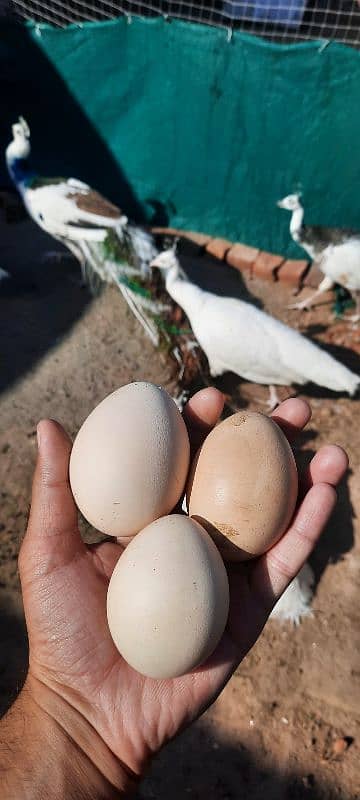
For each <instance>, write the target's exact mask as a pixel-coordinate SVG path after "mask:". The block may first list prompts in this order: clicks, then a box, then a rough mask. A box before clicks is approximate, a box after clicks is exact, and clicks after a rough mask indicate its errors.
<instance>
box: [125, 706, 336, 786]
mask: <svg viewBox="0 0 360 800" xmlns="http://www.w3.org/2000/svg"><path fill="white" fill-rule="evenodd" d="M179 764H180V765H181V766H180V768H179ZM175 775H176V781H175V780H174V776H175ZM137 797H138V800H150V799H151V800H155V798H156V800H169V798H171V800H184V798H187V797H189V798H191V800H240V798H244V800H245V799H246V800H250V798H251V800H263V798H264V797H266V800H310V799H311V800H333V798H334V800H335V798H336V800H350V797H349V798H347V796H346V795H345V794H343V795H340V798H339V794H338V793H336V794H333V792H332V788H331V787H330V786H326V785H324V784H321V785H320V784H319V785H317V784H316V782H315V778H314V775H312V774H305V775H301V774H300V775H298V776H297V775H291V774H281V772H280V771H277V770H276V769H270V768H269V766H268V764H267V765H266V766H265V764H264V762H263V759H262V758H261V755H260V754H257V753H254V752H252V751H251V750H250V749H248V748H247V747H246V746H244V745H243V744H241V743H234V744H232V743H230V742H224V741H221V739H220V738H218V737H217V736H216V735H215V733H214V731H213V730H211V729H210V728H209V727H208V726H207V724H206V722H205V721H204V720H202V721H201V722H200V723H197V724H196V725H195V726H193V727H192V728H189V729H188V730H187V731H185V732H184V733H183V734H182V735H181V736H180V737H179V738H178V739H176V740H175V741H174V742H172V743H171V744H170V745H169V746H168V747H167V748H165V750H164V751H163V752H162V753H161V755H160V756H159V757H158V758H157V759H156V760H155V762H154V764H153V767H152V769H151V771H150V774H149V776H148V777H147V778H146V780H145V781H144V783H143V785H142V787H141V789H140V790H139V793H138V795H137Z"/></svg>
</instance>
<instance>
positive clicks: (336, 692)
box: [0, 220, 360, 800]
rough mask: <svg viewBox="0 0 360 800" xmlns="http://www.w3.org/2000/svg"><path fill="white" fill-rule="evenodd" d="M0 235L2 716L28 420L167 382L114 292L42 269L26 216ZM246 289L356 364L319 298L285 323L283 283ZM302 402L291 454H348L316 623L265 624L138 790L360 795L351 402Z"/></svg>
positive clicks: (224, 384) (31, 426)
mask: <svg viewBox="0 0 360 800" xmlns="http://www.w3.org/2000/svg"><path fill="white" fill-rule="evenodd" d="M0 237H1V238H0V242H1V244H0V247H1V263H0V266H1V267H2V268H4V269H7V270H9V271H11V273H12V277H11V279H10V280H7V281H1V283H0V342H1V370H0V390H1V394H0V454H1V460H0V481H1V483H0V491H1V501H2V502H1V513H0V533H1V535H0V711H5V709H6V708H7V707H8V706H9V704H10V703H11V702H12V700H13V698H14V697H15V696H16V693H17V691H18V690H19V688H20V686H21V683H22V680H23V677H24V674H25V671H26V663H27V647H26V634H25V628H24V622H23V613H22V605H21V597H20V592H19V582H18V575H17V553H18V549H19V543H20V541H21V537H22V535H23V532H24V527H25V524H26V517H27V513H28V507H29V496H30V483H31V475H32V469H33V464H34V459H35V426H36V423H37V421H38V419H39V418H40V417H44V416H51V417H55V418H57V419H59V420H60V421H62V422H63V424H64V425H65V427H66V428H67V430H68V431H69V433H70V434H71V435H74V434H75V432H76V431H77V429H78V428H79V426H80V424H81V423H82V421H83V419H84V418H85V417H86V415H87V414H88V413H89V411H90V410H91V409H92V408H93V407H94V406H95V405H96V404H97V403H98V402H99V401H100V400H101V399H102V398H103V397H104V396H105V395H106V394H108V393H109V392H110V391H112V390H113V389H115V388H116V387H118V386H120V385H122V384H124V383H127V382H128V381H132V380H141V379H146V380H152V381H155V382H157V383H161V384H162V385H164V386H165V387H166V388H168V389H169V390H170V391H174V390H175V389H176V386H175V379H174V371H173V367H172V365H171V364H170V363H169V362H167V361H166V360H165V357H164V356H161V355H159V353H157V352H155V351H154V349H153V347H152V345H151V344H150V342H149V341H147V340H146V338H145V337H144V335H143V333H142V331H141V329H140V328H139V326H138V323H137V322H136V321H135V320H134V319H133V318H132V317H131V316H130V315H129V313H128V312H127V310H126V309H125V307H124V304H123V301H122V299H121V297H120V296H119V294H118V292H117V291H116V290H115V289H113V288H106V289H105V290H104V291H103V292H102V293H101V294H100V295H99V296H98V297H97V298H96V299H93V298H91V297H90V295H89V293H88V292H87V290H86V289H83V288H81V287H80V285H79V271H78V269H77V267H76V266H75V265H74V263H73V262H71V261H62V262H58V263H57V262H54V261H53V260H52V261H48V262H47V263H43V262H42V260H41V259H42V255H43V253H44V252H46V251H47V250H49V249H50V250H52V249H53V244H52V243H51V241H50V240H48V239H47V237H46V236H45V235H43V234H42V233H41V232H40V231H38V230H37V229H35V228H34V227H33V226H32V224H31V223H29V222H26V221H23V220H20V221H17V222H13V223H12V224H5V223H4V221H3V222H2V223H0ZM192 269H193V270H195V272H196V271H198V276H199V279H200V278H201V279H202V280H204V276H205V278H206V276H207V277H208V279H209V280H210V283H211V282H212V284H213V285H214V282H215V283H216V282H218V281H219V280H221V281H222V284H223V287H224V285H225V284H226V281H228V282H229V286H230V284H231V291H233V292H234V293H240V294H241V293H242V292H243V290H244V287H243V286H242V281H241V279H240V277H239V276H238V275H237V273H235V272H234V273H231V276H229V274H228V271H226V270H225V268H224V267H223V266H221V267H220V268H219V267H218V266H217V265H216V264H215V263H214V261H213V260H212V261H211V263H210V262H209V263H207V262H206V261H205V259H204V258H202V259H198V261H197V262H196V263H195V262H194V264H193V265H192ZM219 270H220V271H219ZM225 273H226V274H225ZM222 276H223V277H222ZM248 290H249V291H250V293H251V294H253V295H254V296H255V297H257V298H259V299H260V300H261V301H262V302H263V303H264V306H265V307H266V308H267V309H268V310H270V311H272V312H273V313H274V314H275V315H276V316H279V317H280V316H281V317H282V318H283V319H285V320H289V321H290V320H291V321H292V323H293V324H294V323H295V324H298V325H301V327H302V330H307V332H308V333H311V334H312V335H314V336H315V337H316V338H317V339H318V340H323V341H325V342H331V346H332V348H333V350H332V351H333V352H336V353H337V354H338V355H339V357H341V358H342V359H343V360H345V361H347V363H351V365H352V367H353V368H354V369H355V370H356V371H357V372H359V373H360V365H359V364H360V358H359V355H358V353H359V350H360V341H359V334H357V333H352V334H351V333H349V332H348V328H346V327H345V326H344V325H343V324H342V323H336V324H331V327H330V328H329V327H328V326H329V324H330V323H331V310H330V309H331V306H330V304H329V302H325V304H324V305H323V306H321V307H319V308H317V309H316V310H314V311H312V312H309V313H308V314H303V315H301V316H299V315H298V314H295V316H294V312H289V311H284V310H283V309H284V306H285V305H286V303H287V302H289V299H291V298H290V290H286V289H284V288H283V287H280V286H276V291H275V290H274V287H273V286H271V285H269V284H262V283H260V282H258V281H250V282H249V283H248ZM325 299H326V298H325ZM291 314H292V316H290V315H291ZM350 346H352V347H353V348H354V350H355V351H356V350H357V353H356V352H354V351H352V352H351V351H350V350H349V347H350ZM218 385H219V387H220V388H222V389H223V390H224V391H226V392H227V393H228V394H229V396H231V402H232V403H233V404H234V405H236V406H238V407H249V408H252V409H259V410H261V409H262V408H263V407H262V406H261V405H260V402H259V401H261V400H264V399H265V397H266V390H265V389H264V388H263V387H258V386H253V385H251V384H247V383H245V382H242V381H239V380H238V379H237V378H235V377H234V376H226V377H225V378H223V379H222V380H221V381H218ZM285 395H286V390H284V396H285ZM303 396H305V397H308V398H309V399H310V400H311V402H312V405H313V411H314V413H313V419H312V422H311V424H310V426H309V429H308V430H307V432H306V433H305V434H304V435H303V436H302V437H301V441H299V442H298V445H297V457H298V459H299V461H300V463H302V464H304V463H306V462H307V461H308V460H309V458H310V457H311V455H312V454H313V453H314V451H315V450H316V449H317V448H318V447H319V446H320V445H321V444H322V443H323V442H338V443H339V444H341V445H342V446H343V447H345V448H346V449H347V451H348V452H349V455H350V462H351V469H350V471H349V475H348V476H347V479H346V480H345V481H344V483H343V485H342V486H341V488H340V491H339V503H338V507H337V510H336V513H335V515H334V517H333V519H332V521H331V523H330V525H329V526H328V529H327V531H326V533H325V535H324V537H323V540H322V542H321V544H320V545H319V546H318V548H317V550H316V552H315V554H314V556H313V558H312V565H313V568H314V570H315V574H316V594H315V598H314V601H313V616H312V617H310V618H308V619H306V620H304V622H303V623H302V624H301V625H300V626H299V627H298V628H292V627H291V626H290V625H280V624H279V623H277V622H275V621H273V622H271V623H269V624H268V625H267V627H266V630H265V632H264V634H263V635H262V637H261V639H260V641H259V642H258V643H257V644H256V646H255V647H254V649H253V651H252V652H251V654H250V655H249V656H248V658H247V659H246V660H245V661H244V662H243V664H242V665H241V666H240V668H239V669H238V671H237V673H236V675H235V676H234V677H233V678H232V680H231V681H230V683H229V685H228V687H227V688H226V689H225V691H224V692H223V694H222V695H221V697H220V698H219V699H218V701H217V702H216V703H215V705H214V706H213V707H212V708H211V709H210V710H209V711H208V712H207V713H206V714H205V715H204V716H203V718H202V719H201V720H200V721H199V722H198V723H197V724H196V725H194V726H193V727H192V728H191V730H189V731H187V732H185V733H184V734H183V735H182V736H180V737H179V738H178V739H177V740H176V741H175V742H173V743H171V744H170V745H169V746H168V747H167V748H166V749H165V750H164V751H163V752H162V754H161V756H160V757H159V758H158V759H157V761H156V762H155V763H154V765H153V767H152V769H151V772H150V774H149V775H148V777H147V779H146V780H145V781H144V783H143V785H142V788H141V790H140V794H139V797H141V798H144V799H145V798H159V800H165V798H166V800H169V798H172V800H179V799H180V798H185V797H189V798H197V799H198V800H208V798H214V800H215V799H216V800H217V799H219V800H230V799H232V798H239V800H240V798H251V800H258V799H259V800H260V798H263V797H264V796H266V797H267V800H285V798H286V799H287V798H289V800H290V798H291V800H297V798H301V799H302V798H314V800H318V799H319V800H320V798H321V800H325V799H326V800H331V799H332V798H343V799H344V800H345V799H346V800H350V798H351V800H355V798H356V797H358V796H359V794H360V773H359V766H358V764H359V739H360V732H359V725H358V723H359V718H360V685H359V675H360V660H359V652H360V648H359V644H360V642H359V638H360V633H359V631H360V626H359V616H360V614H359V593H358V588H359V567H360V551H359V537H358V535H357V530H356V526H357V519H356V516H357V513H358V511H359V508H360V485H359V478H358V468H359V459H360V448H359V441H360V427H359V422H360V404H359V402H358V401H357V402H354V401H351V400H349V399H348V398H346V397H337V396H335V395H333V394H332V393H330V392H326V391H325V392H321V391H314V392H309V394H308V393H307V392H303ZM87 535H89V532H87ZM338 740H342V743H341V742H340V744H339V743H338ZM336 742H337V744H336ZM338 748H339V749H341V748H342V750H343V751H342V752H341V753H338V752H337V750H338Z"/></svg>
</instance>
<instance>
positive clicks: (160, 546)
mask: <svg viewBox="0 0 360 800" xmlns="http://www.w3.org/2000/svg"><path fill="white" fill-rule="evenodd" d="M228 611H229V585H228V579H227V574H226V570H225V567H224V564H223V561H222V559H221V556H220V554H219V552H218V550H217V548H216V546H215V545H214V542H213V541H212V539H211V537H210V536H209V535H208V534H207V533H206V531H204V530H203V528H202V527H201V526H200V525H199V524H198V523H197V522H195V521H194V520H191V519H189V517H186V516H182V515H180V514H172V515H171V516H167V517H163V518H162V519H158V520H157V521H156V522H153V523H152V524H151V525H149V526H148V527H147V528H145V529H144V530H143V531H141V532H140V533H138V535H137V536H135V538H134V539H133V540H132V541H131V542H130V544H129V545H128V547H127V548H126V550H125V551H124V552H123V554H122V555H121V557H120V559H119V561H118V563H117V565H116V567H115V570H114V572H113V575H112V577H111V580H110V584H109V589H108V596H107V616H108V623H109V628H110V633H111V636H112V638H113V640H114V643H115V645H116V647H117V648H118V650H119V652H120V653H121V655H122V656H123V657H124V658H125V660H126V661H127V662H128V663H129V664H130V665H131V666H132V667H133V668H134V669H136V670H137V671H138V672H141V673H142V674H143V675H147V676H148V677H152V678H174V677H176V676H178V675H183V674H184V673H186V672H189V671H190V670H192V669H194V668H195V667H197V666H198V665H199V664H201V663H203V662H204V661H205V660H206V659H207V658H208V657H209V656H210V655H211V653H212V652H213V651H214V649H215V647H216V645H217V644H218V642H219V640H220V638H221V636H222V634H223V631H224V628H225V625H226V621H227V617H228Z"/></svg>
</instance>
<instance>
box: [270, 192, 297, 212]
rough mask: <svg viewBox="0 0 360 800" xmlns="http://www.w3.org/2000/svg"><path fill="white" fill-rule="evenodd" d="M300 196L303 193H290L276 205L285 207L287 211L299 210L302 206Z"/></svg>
mask: <svg viewBox="0 0 360 800" xmlns="http://www.w3.org/2000/svg"><path fill="white" fill-rule="evenodd" d="M300 197H301V194H289V195H288V196H287V197H284V198H283V199H282V200H279V201H278V202H277V204H276V205H277V206H278V207H279V208H284V209H285V210H286V211H298V209H299V208H302V205H301V202H300Z"/></svg>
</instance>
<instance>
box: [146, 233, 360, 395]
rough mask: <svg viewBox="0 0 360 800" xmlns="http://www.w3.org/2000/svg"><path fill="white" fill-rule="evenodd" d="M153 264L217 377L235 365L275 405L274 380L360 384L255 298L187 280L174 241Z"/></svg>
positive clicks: (340, 388)
mask: <svg viewBox="0 0 360 800" xmlns="http://www.w3.org/2000/svg"><path fill="white" fill-rule="evenodd" d="M152 267H158V268H159V269H160V270H164V272H165V285H166V289H167V292H168V293H169V295H170V296H171V297H172V299H173V300H174V301H175V302H176V303H178V305H179V306H181V308H182V309H183V310H184V311H185V313H186V315H187V317H188V319H189V322H190V325H191V327H192V330H193V333H194V335H195V337H196V339H197V341H198V342H199V345H200V347H201V348H202V350H203V351H204V353H205V355H206V357H207V359H208V362H209V369H210V374H211V375H212V376H213V377H216V376H219V375H222V374H223V373H224V372H227V371H229V372H235V373H236V374H238V375H240V376H241V377H243V378H245V379H246V380H249V381H252V382H254V383H260V384H265V385H268V386H269V387H270V403H269V405H270V407H271V408H274V407H275V405H276V404H277V402H278V399H277V395H276V391H275V387H274V384H278V385H283V386H288V385H291V384H300V385H303V384H305V383H308V382H312V383H315V384H317V385H319V386H324V387H326V388H328V389H332V390H333V391H335V392H347V393H348V394H349V395H351V396H353V395H354V394H355V393H356V391H357V390H358V388H359V386H360V377H359V376H358V375H355V374H354V373H353V372H351V371H350V370H349V369H348V368H347V367H345V366H344V365H343V364H341V363H340V362H339V361H336V360H335V359H334V358H332V356H330V355H329V354H328V353H326V352H325V351H324V350H321V349H320V347H318V346H317V345H315V344H314V343H313V342H311V341H309V340H308V339H306V338H305V337H304V336H302V335H301V334H300V333H298V331H295V330H293V329H292V328H289V327H288V326H287V325H285V324H284V323H283V322H280V321H279V320H277V319H275V318H274V317H272V316H270V315H269V314H266V313H265V312H264V311H261V310H260V309H258V308H256V307H255V306H253V305H252V304H251V303H247V302H245V301H244V300H239V299H237V298H233V297H220V296H218V295H216V294H213V293H211V292H207V291H204V290H203V289H201V288H200V287H199V286H195V284H193V283H191V282H190V281H189V280H187V278H186V276H185V275H184V273H183V271H182V269H181V266H180V263H179V260H178V257H177V254H176V250H175V248H174V247H171V248H170V249H168V250H164V251H163V252H162V253H160V254H159V255H158V256H156V258H155V259H154V260H153V262H152Z"/></svg>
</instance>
